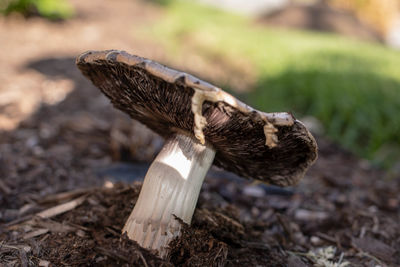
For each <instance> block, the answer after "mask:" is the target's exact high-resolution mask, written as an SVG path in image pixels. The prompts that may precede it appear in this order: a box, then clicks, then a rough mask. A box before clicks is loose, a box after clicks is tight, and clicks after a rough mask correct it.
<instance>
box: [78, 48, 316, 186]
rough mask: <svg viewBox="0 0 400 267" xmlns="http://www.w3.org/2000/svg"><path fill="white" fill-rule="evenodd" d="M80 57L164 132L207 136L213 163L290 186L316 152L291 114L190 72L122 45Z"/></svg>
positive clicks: (104, 85)
mask: <svg viewBox="0 0 400 267" xmlns="http://www.w3.org/2000/svg"><path fill="white" fill-rule="evenodd" d="M76 64H77V65H78V67H79V69H80V70H81V71H82V73H83V74H84V75H85V76H86V77H88V78H89V79H90V80H91V81H92V82H93V83H94V84H95V85H96V86H97V87H99V88H100V89H101V91H102V92H103V93H104V94H105V95H106V96H107V97H108V98H110V99H111V102H112V103H113V105H114V106H115V107H116V108H118V109H120V110H122V111H124V112H126V113H127V114H129V115H130V116H131V117H132V118H134V119H136V120H138V121H140V122H142V123H143V124H145V125H147V127H149V128H150V129H152V130H153V131H155V132H157V133H159V134H160V135H162V136H163V137H165V138H168V137H169V136H171V135H173V134H175V133H177V132H179V133H184V134H187V135H191V136H193V137H194V138H197V139H199V140H200V141H202V137H205V140H206V142H207V143H208V144H210V145H211V146H212V147H213V148H214V149H215V150H216V156H215V160H214V164H215V165H216V166H219V167H222V168H224V169H226V170H228V171H231V172H235V173H237V174H238V175H240V176H243V177H246V178H254V179H258V180H261V181H264V182H267V183H271V184H275V185H280V186H289V185H292V184H294V183H296V182H297V181H298V180H299V179H300V178H301V177H302V176H303V175H304V173H305V171H306V170H307V168H308V167H309V166H310V165H311V164H312V163H313V162H314V161H315V159H316V157H317V145H316V142H315V140H314V138H313V137H312V135H311V134H310V133H309V132H308V131H307V129H306V128H305V127H304V125H303V124H302V123H301V122H299V121H297V120H296V119H294V117H293V116H292V115H291V114H289V113H264V112H261V111H258V110H255V109H253V108H251V107H249V106H247V105H245V104H244V103H242V102H240V101H239V100H237V99H236V98H234V97H233V96H231V95H229V94H228V93H226V92H224V91H222V90H221V89H219V88H217V87H215V86H213V85H211V84H209V83H207V82H204V81H202V80H200V79H198V78H196V77H194V76H192V75H189V74H187V73H184V72H180V71H176V70H173V69H170V68H168V67H165V66H163V65H161V64H159V63H157V62H154V61H151V60H148V59H145V58H141V57H138V56H133V55H130V54H128V53H126V52H124V51H118V50H108V51H89V52H86V53H83V54H82V55H80V56H79V57H78V58H77V60H76ZM199 107H200V110H199V112H198V114H197V113H196V108H197V109H198V108H199ZM195 116H197V119H198V120H196V119H195ZM202 119H205V120H203V122H205V123H203V124H202V123H201V121H202ZM203 140H204V138H203Z"/></svg>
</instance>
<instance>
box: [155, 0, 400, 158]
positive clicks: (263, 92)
mask: <svg viewBox="0 0 400 267" xmlns="http://www.w3.org/2000/svg"><path fill="white" fill-rule="evenodd" d="M165 9H166V14H165V16H164V17H163V19H162V20H160V21H159V23H157V24H156V25H154V27H153V28H152V29H151V30H152V36H155V37H156V38H158V40H159V41H160V42H163V44H164V45H165V46H166V47H167V49H168V51H169V52H170V53H172V55H174V56H184V55H182V53H197V54H201V55H209V56H211V57H212V56H213V55H219V56H223V57H226V58H229V59H230V60H235V59H238V58H246V59H247V60H249V61H250V62H251V63H252V64H253V66H254V70H255V72H256V77H257V82H256V85H255V86H254V88H252V91H251V92H250V93H249V94H248V95H247V96H246V99H247V102H250V104H251V105H253V106H255V107H257V108H258V109H260V110H263V111H292V112H293V113H294V114H295V115H297V117H301V116H304V115H312V116H315V117H316V118H318V119H319V120H320V121H321V122H322V123H323V125H324V127H325V132H326V135H327V136H329V137H330V138H332V139H333V140H335V141H336V142H338V143H340V144H342V145H343V146H344V147H346V148H348V149H350V150H352V151H354V152H355V153H357V154H358V155H360V156H363V157H365V158H368V159H373V160H374V161H375V162H379V163H384V164H385V165H391V164H392V163H393V162H394V161H396V160H399V159H400V53H399V52H396V51H392V50H390V49H387V48H384V47H383V46H381V45H378V44H376V45H375V44H367V43H362V42H358V41H355V40H350V39H346V38H344V37H340V36H337V35H333V34H322V33H313V32H305V31H289V30H286V31H285V30H278V29H270V28H267V27H265V26H262V25H257V24H255V23H254V22H252V21H250V20H249V19H247V18H244V17H241V16H238V15H233V14H229V13H226V12H223V11H219V10H215V9H213V8H209V7H204V6H201V5H197V4H194V3H192V2H190V1H168V2H167V4H166V5H165ZM188 64H190V62H189V63H188ZM244 78H245V77H244ZM228 89H229V88H228Z"/></svg>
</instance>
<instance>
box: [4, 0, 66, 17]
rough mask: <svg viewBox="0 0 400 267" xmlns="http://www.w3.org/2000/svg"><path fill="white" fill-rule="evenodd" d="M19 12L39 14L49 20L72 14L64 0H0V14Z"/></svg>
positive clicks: (26, 14)
mask: <svg viewBox="0 0 400 267" xmlns="http://www.w3.org/2000/svg"><path fill="white" fill-rule="evenodd" d="M10 13H20V14H22V15H24V16H31V15H39V16H42V17H44V18H47V19H50V20H60V19H61V20H62V19H68V18H71V17H72V16H73V15H74V10H73V8H72V6H71V5H70V4H69V3H68V2H67V1H66V0H0V14H4V15H8V14H10Z"/></svg>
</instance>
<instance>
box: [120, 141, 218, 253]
mask: <svg viewBox="0 0 400 267" xmlns="http://www.w3.org/2000/svg"><path fill="white" fill-rule="evenodd" d="M214 156H215V150H214V149H213V148H211V147H210V146H209V145H207V144H206V145H202V144H200V143H199V142H198V141H197V140H196V139H195V138H192V137H189V136H186V135H182V134H177V135H175V136H174V137H172V138H170V139H169V140H167V141H166V142H165V145H164V147H163V149H162V150H161V152H160V153H159V154H158V156H157V157H156V159H155V160H154V162H153V163H152V164H151V166H150V168H149V170H148V172H147V174H146V177H145V179H144V182H143V186H142V190H141V191H140V194H139V198H138V200H137V202H136V205H135V207H134V209H133V211H132V213H131V215H130V216H129V218H128V220H127V222H126V224H125V226H124V229H123V230H122V232H123V233H124V232H126V233H127V235H128V237H129V238H130V239H132V240H135V241H136V242H137V243H138V244H139V245H141V246H142V247H145V248H149V249H155V250H157V251H158V252H159V254H160V256H161V257H165V256H166V250H165V248H166V246H167V245H168V243H169V242H170V241H171V240H172V239H174V238H175V237H176V236H178V235H179V234H180V224H179V222H178V221H177V220H176V219H175V216H176V217H178V218H180V219H181V220H182V221H184V222H185V223H187V224H190V222H191V220H192V216H193V212H194V209H195V206H196V203H197V199H198V196H199V193H200V189H201V185H202V183H203V180H204V176H205V175H206V173H207V171H208V169H209V168H210V166H211V164H212V162H213V160H214Z"/></svg>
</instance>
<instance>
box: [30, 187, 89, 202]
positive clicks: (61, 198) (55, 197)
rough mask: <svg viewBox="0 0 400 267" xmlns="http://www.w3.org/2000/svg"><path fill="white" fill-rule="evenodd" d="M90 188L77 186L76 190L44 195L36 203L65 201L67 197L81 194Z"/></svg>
mask: <svg viewBox="0 0 400 267" xmlns="http://www.w3.org/2000/svg"><path fill="white" fill-rule="evenodd" d="M91 190H92V188H78V189H76V190H72V191H68V192H62V193H58V194H55V195H50V196H46V197H44V198H43V199H41V200H39V201H38V203H39V204H44V203H52V202H61V201H65V200H69V199H72V198H75V197H78V196H81V195H83V194H87V193H89V192H90V191H91Z"/></svg>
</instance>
